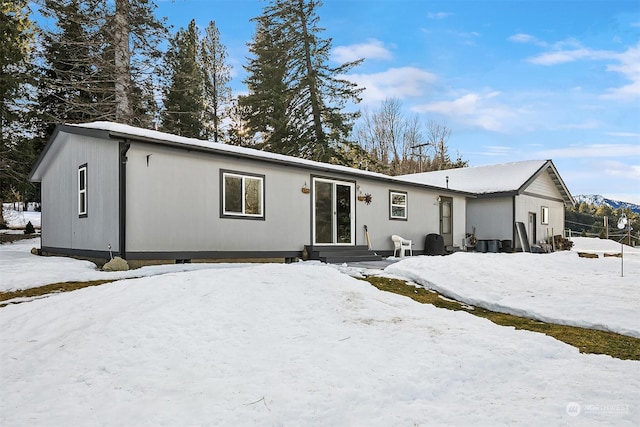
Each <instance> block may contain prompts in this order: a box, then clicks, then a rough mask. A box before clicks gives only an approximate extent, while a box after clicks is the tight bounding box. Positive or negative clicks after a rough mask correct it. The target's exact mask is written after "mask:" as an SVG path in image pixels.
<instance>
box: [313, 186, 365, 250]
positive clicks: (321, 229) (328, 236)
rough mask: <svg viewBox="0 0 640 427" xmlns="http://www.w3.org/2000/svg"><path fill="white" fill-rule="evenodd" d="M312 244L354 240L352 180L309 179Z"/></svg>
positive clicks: (331, 243)
mask: <svg viewBox="0 0 640 427" xmlns="http://www.w3.org/2000/svg"><path fill="white" fill-rule="evenodd" d="M312 215H313V219H312V224H313V244H314V245H345V246H347V245H354V244H355V217H356V215H355V184H354V183H352V182H345V181H335V180H330V179H325V178H314V179H313V210H312Z"/></svg>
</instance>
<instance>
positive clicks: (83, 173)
mask: <svg viewBox="0 0 640 427" xmlns="http://www.w3.org/2000/svg"><path fill="white" fill-rule="evenodd" d="M87 212H88V209H87V164H86V163H85V164H84V165H82V166H80V167H79V168H78V216H79V217H80V218H86V217H87Z"/></svg>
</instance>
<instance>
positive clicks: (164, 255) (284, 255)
mask: <svg viewBox="0 0 640 427" xmlns="http://www.w3.org/2000/svg"><path fill="white" fill-rule="evenodd" d="M41 253H42V255H45V256H59V255H63V256H70V257H73V258H78V259H85V260H88V261H92V262H94V263H95V264H97V265H98V266H99V267H102V265H104V263H105V262H107V261H108V260H109V259H110V258H111V256H112V255H113V256H114V257H116V256H122V255H121V254H120V252H118V251H114V252H111V253H110V252H109V251H96V250H90V249H68V248H54V247H47V246H43V247H42V249H41ZM301 256H302V251H175V252H173V251H167V252H127V254H126V257H123V258H125V259H126V260H127V262H128V263H129V266H130V267H131V268H137V267H141V266H144V265H154V264H174V263H187V262H193V263H196V262H290V261H291V260H293V259H294V258H300V257H301Z"/></svg>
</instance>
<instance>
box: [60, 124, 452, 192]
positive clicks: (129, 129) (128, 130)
mask: <svg viewBox="0 0 640 427" xmlns="http://www.w3.org/2000/svg"><path fill="white" fill-rule="evenodd" d="M65 126H67V127H81V128H86V129H95V130H102V131H107V132H109V133H110V134H111V135H113V136H125V137H126V136H129V137H139V138H141V139H148V140H153V141H157V142H159V143H163V142H164V143H167V142H168V143H173V144H177V145H184V146H191V147H200V148H203V149H205V150H211V151H216V152H222V153H228V154H237V155H240V156H244V157H251V158H257V159H262V160H266V161H272V162H277V163H286V164H297V165H300V166H303V167H311V168H314V169H322V170H326V171H333V172H338V173H348V174H351V175H354V174H355V175H360V176H365V177H370V178H374V179H383V180H386V181H396V182H399V183H405V184H406V183H409V184H413V185H416V184H418V185H422V186H425V187H438V188H441V189H446V186H445V185H444V184H443V185H431V184H427V183H422V182H419V181H411V180H406V179H404V178H402V177H398V176H390V175H385V174H382V173H378V172H370V171H366V170H360V169H356V168H352V167H348V166H341V165H332V164H329V163H322V162H316V161H313V160H307V159H301V158H298V157H292V156H286V155H283V154H277V153H270V152H267V151H261V150H256V149H253V148H247V147H240V146H237V145H229V144H221V143H216V142H212V141H204V140H200V139H196V138H187V137H184V136H178V135H173V134H170V133H165V132H160V131H156V130H149V129H143V128H138V127H134V126H129V125H124V124H120V123H113V122H100V121H98V122H91V123H83V124H68V125H65ZM449 191H451V192H454V193H456V192H459V191H455V190H449Z"/></svg>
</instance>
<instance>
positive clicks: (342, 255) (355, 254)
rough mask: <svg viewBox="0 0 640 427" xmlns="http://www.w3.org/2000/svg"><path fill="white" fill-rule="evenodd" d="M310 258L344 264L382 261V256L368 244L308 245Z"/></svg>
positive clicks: (328, 262)
mask: <svg viewBox="0 0 640 427" xmlns="http://www.w3.org/2000/svg"><path fill="white" fill-rule="evenodd" d="M306 248H307V253H308V254H309V259H312V260H318V261H322V262H326V263H327V264H342V263H345V262H360V261H380V260H382V256H381V255H378V254H376V253H375V252H374V251H370V250H369V249H367V247H366V246H306Z"/></svg>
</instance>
